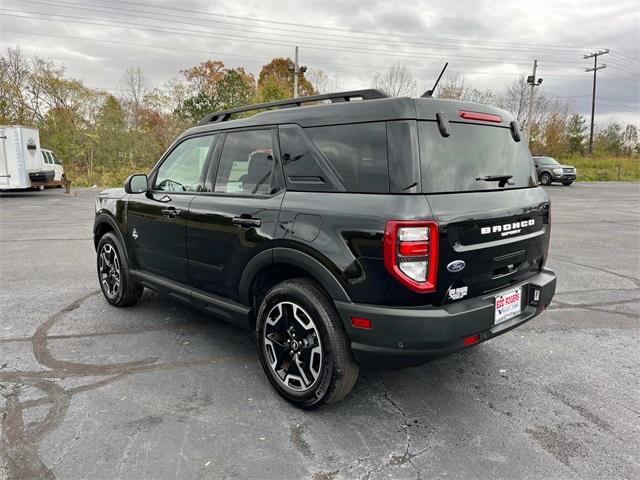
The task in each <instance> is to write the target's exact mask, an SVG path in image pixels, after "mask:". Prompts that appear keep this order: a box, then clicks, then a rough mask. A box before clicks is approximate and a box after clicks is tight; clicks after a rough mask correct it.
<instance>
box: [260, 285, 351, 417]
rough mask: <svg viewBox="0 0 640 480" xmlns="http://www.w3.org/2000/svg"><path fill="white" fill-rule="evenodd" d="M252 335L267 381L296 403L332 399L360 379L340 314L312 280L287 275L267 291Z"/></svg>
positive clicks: (316, 403)
mask: <svg viewBox="0 0 640 480" xmlns="http://www.w3.org/2000/svg"><path fill="white" fill-rule="evenodd" d="M256 334H257V340H258V342H257V343H258V354H259V356H260V362H261V363H262V367H263V369H264V371H265V373H266V374H267V377H268V378H269V381H270V382H271V384H272V385H273V387H274V388H275V389H276V391H277V392H278V393H279V394H280V395H282V396H283V397H284V398H285V399H286V400H288V401H289V402H291V403H292V404H294V405H296V406H298V407H302V408H316V407H319V406H320V405H322V404H324V403H333V402H336V401H338V400H340V399H342V398H343V397H345V396H346V395H347V394H348V393H349V392H350V391H351V389H352V388H353V385H354V384H355V383H356V380H357V379H358V371H359V368H358V365H357V364H356V363H355V362H354V360H353V358H352V356H351V349H350V345H349V339H348V338H347V336H346V334H345V333H344V330H343V328H342V323H341V320H340V318H339V316H338V313H337V312H336V309H335V307H334V306H333V304H332V303H331V301H330V300H329V299H328V298H327V296H326V295H325V294H324V292H322V290H320V288H319V287H318V286H317V285H316V284H315V283H313V282H312V281H309V280H307V279H304V278H298V279H293V280H287V281H284V282H282V283H280V284H278V285H276V286H275V287H273V288H272V289H271V290H269V292H267V294H266V295H265V297H264V299H263V300H262V303H261V305H260V309H259V311H258V317H257V322H256Z"/></svg>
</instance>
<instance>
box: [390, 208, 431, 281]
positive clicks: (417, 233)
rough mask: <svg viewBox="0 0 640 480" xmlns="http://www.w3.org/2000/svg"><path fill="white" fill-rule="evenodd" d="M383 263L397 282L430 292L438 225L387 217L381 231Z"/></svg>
mask: <svg viewBox="0 0 640 480" xmlns="http://www.w3.org/2000/svg"><path fill="white" fill-rule="evenodd" d="M384 265H385V267H386V268H387V270H388V271H389V273H391V275H393V276H394V277H395V278H396V279H397V280H398V281H399V282H400V283H402V284H403V285H405V286H406V287H408V288H410V289H411V290H413V291H415V292H419V293H428V292H433V291H435V289H436V280H437V275H438V224H437V223H436V222H433V221H424V220H406V221H403V220H390V221H388V222H387V225H386V228H385V232H384Z"/></svg>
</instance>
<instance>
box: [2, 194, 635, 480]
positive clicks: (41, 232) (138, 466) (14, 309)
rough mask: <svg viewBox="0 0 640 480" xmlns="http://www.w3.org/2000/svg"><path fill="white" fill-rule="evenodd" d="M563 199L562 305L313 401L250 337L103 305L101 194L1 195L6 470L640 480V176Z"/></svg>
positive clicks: (148, 310)
mask: <svg viewBox="0 0 640 480" xmlns="http://www.w3.org/2000/svg"><path fill="white" fill-rule="evenodd" d="M547 191H548V192H549V194H550V196H551V199H552V202H553V217H552V244H551V259H550V261H549V264H548V265H549V266H550V267H551V268H553V269H555V270H556V272H557V274H558V291H557V295H556V297H555V301H554V302H553V304H552V306H551V307H550V308H549V309H548V310H547V312H545V313H544V314H543V315H542V316H540V317H538V318H536V319H534V320H533V321H531V322H529V323H528V324H526V325H524V326H523V327H521V328H520V329H517V330H514V331H513V332H510V333H508V334H506V335H504V336H502V337H499V338H497V339H495V340H493V341H491V342H487V343H485V344H482V345H480V346H479V347H477V348H473V349H470V350H467V351H465V352H462V353H459V354H456V355H454V356H451V357H448V358H445V359H441V360H438V361H435V362H432V363H429V364H426V365H423V366H420V367H417V368H412V369H408V370H402V371H397V372H376V371H365V372H361V376H360V379H359V381H358V383H357V385H356V387H355V389H354V390H353V392H352V393H351V395H350V396H349V397H347V398H346V399H345V400H344V401H342V402H340V403H338V404H336V405H332V406H328V407H325V408H323V409H320V410H318V411H313V412H305V411H301V410H297V409H295V408H293V407H291V406H289V405H288V404H287V403H285V402H284V401H283V400H281V399H280V397H278V396H277V395H276V394H275V393H274V392H273V391H272V389H271V386H270V385H269V383H268V381H267V379H266V377H265V376H264V374H263V372H262V370H261V367H260V365H259V362H258V360H257V356H256V354H255V347H254V345H253V343H252V341H251V339H250V337H249V336H248V335H247V334H246V333H244V332H243V331H241V330H237V329H235V328H234V327H231V326H228V325H226V324H225V323H223V322H221V321H218V320H216V319H213V318H210V317H207V316H205V315H203V314H201V313H198V312H196V311H192V310H190V309H188V308H186V307H183V306H181V305H179V304H177V303H174V302H172V301H170V300H167V299H163V298H161V297H158V296H157V295H155V294H153V293H150V292H147V293H145V296H144V297H143V301H142V302H141V303H140V304H138V305H137V306H135V307H133V308H130V309H116V308H113V307H110V306H109V305H108V304H107V303H106V301H104V300H103V298H102V296H101V295H100V294H99V287H98V282H97V278H96V274H95V267H94V255H95V253H94V250H93V243H92V239H91V225H92V221H93V203H94V197H95V195H96V194H97V193H98V190H95V189H94V190H88V189H85V190H83V189H79V190H76V192H77V196H65V195H63V193H62V191H61V190H48V191H44V192H29V193H20V194H6V193H5V194H0V272H1V277H0V302H1V303H0V306H1V307H0V308H1V312H0V313H1V317H0V318H1V321H0V394H1V395H0V415H1V417H0V419H1V421H2V432H1V436H0V479H4V478H12V479H13V478H15V479H18V478H20V479H22V478H25V479H26V478H58V479H84V478H90V479H110V480H111V479H116V478H134V479H143V478H148V479H160V478H180V479H193V478H215V479H218V478H234V479H235V478H239V479H242V478H259V479H271V478H277V479H305V478H306V479H314V480H330V479H338V478H363V479H370V480H373V479H380V478H385V479H386V478H409V479H412V478H425V479H427V478H428V479H437V478H440V479H455V478H478V479H515V478H518V479H524V478H554V479H555V478H563V479H564V478H575V479H587V478H594V479H595V478H640V456H639V455H638V452H640V353H639V350H638V344H639V343H640V184H637V183H636V184H632V183H620V184H617V183H578V184H574V185H572V186H571V187H562V186H557V187H556V186H553V187H549V188H547Z"/></svg>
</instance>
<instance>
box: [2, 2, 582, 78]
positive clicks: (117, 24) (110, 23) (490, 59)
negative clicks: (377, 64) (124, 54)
mask: <svg viewBox="0 0 640 480" xmlns="http://www.w3.org/2000/svg"><path fill="white" fill-rule="evenodd" d="M0 10H5V11H12V12H19V13H24V14H26V15H14V14H7V13H3V14H0V15H2V16H13V17H26V18H33V19H45V20H51V21H57V22H61V21H64V22H66V23H78V24H82V25H96V26H107V27H113V28H129V27H130V26H131V27H135V28H137V29H140V30H146V31H152V32H157V33H168V32H167V30H169V31H171V32H175V33H177V34H179V35H185V36H192V37H202V38H221V39H226V40H234V39H242V40H245V41H250V42H254V43H257V42H258V41H259V42H260V43H265V42H269V43H270V44H272V45H280V46H289V45H290V43H288V42H287V43H283V41H280V40H278V39H272V38H265V37H255V36H254V37H253V38H254V39H255V40H252V39H247V38H246V37H238V36H231V35H229V34H228V33H207V32H202V31H198V30H195V31H194V30H193V29H192V28H191V29H182V28H176V27H170V26H164V25H163V26H154V25H148V24H141V23H136V22H124V21H120V20H111V19H106V20H102V19H96V20H99V21H100V23H96V22H88V21H86V20H87V19H86V17H79V16H74V15H65V14H49V15H48V16H47V14H40V13H39V12H24V11H20V10H12V9H2V8H0ZM36 15H41V16H36ZM43 15H44V16H43ZM53 17H60V18H53ZM61 19H63V20H61ZM69 19H74V20H69ZM105 22H106V23H105ZM180 23H186V22H180ZM261 35H268V34H261ZM278 38H281V35H280V36H278ZM287 39H288V40H294V39H292V38H291V37H287ZM326 40H328V41H336V42H337V40H331V39H326ZM344 43H345V42H343V41H340V44H338V45H333V44H326V43H306V44H304V46H305V47H307V48H314V49H322V50H334V51H336V50H337V51H345V48H340V47H341V46H342V44H344ZM348 43H357V44H361V45H369V44H370V42H348ZM302 44H303V43H301V45H302ZM384 46H387V45H386V44H384ZM350 50H358V51H362V52H365V53H374V54H378V55H380V54H381V55H387V56H394V57H398V56H400V57H406V58H434V59H443V58H444V59H448V58H459V59H468V60H470V61H473V62H479V63H482V62H485V63H494V62H495V61H497V60H500V61H505V60H509V61H510V63H514V64H516V65H523V63H517V62H516V61H518V60H519V59H517V58H512V57H504V56H485V57H478V56H468V55H454V54H444V53H443V54H436V53H426V54H425V53H418V52H414V51H406V52H404V53H395V52H392V51H389V50H380V49H371V48H364V47H363V48H354V47H351V48H350ZM545 63H546V64H547V65H556V66H563V65H564V64H566V63H575V64H578V63H579V62H566V61H562V63H555V62H553V61H546V62H545Z"/></svg>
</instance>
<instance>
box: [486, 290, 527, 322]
mask: <svg viewBox="0 0 640 480" xmlns="http://www.w3.org/2000/svg"><path fill="white" fill-rule="evenodd" d="M521 305H522V288H518V289H516V290H511V291H509V292H507V293H505V294H503V295H498V296H497V297H496V312H495V316H494V322H493V323H494V325H497V324H499V323H502V322H506V321H507V320H509V319H510V318H513V317H515V316H516V315H520V312H521V311H522V306H521Z"/></svg>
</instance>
